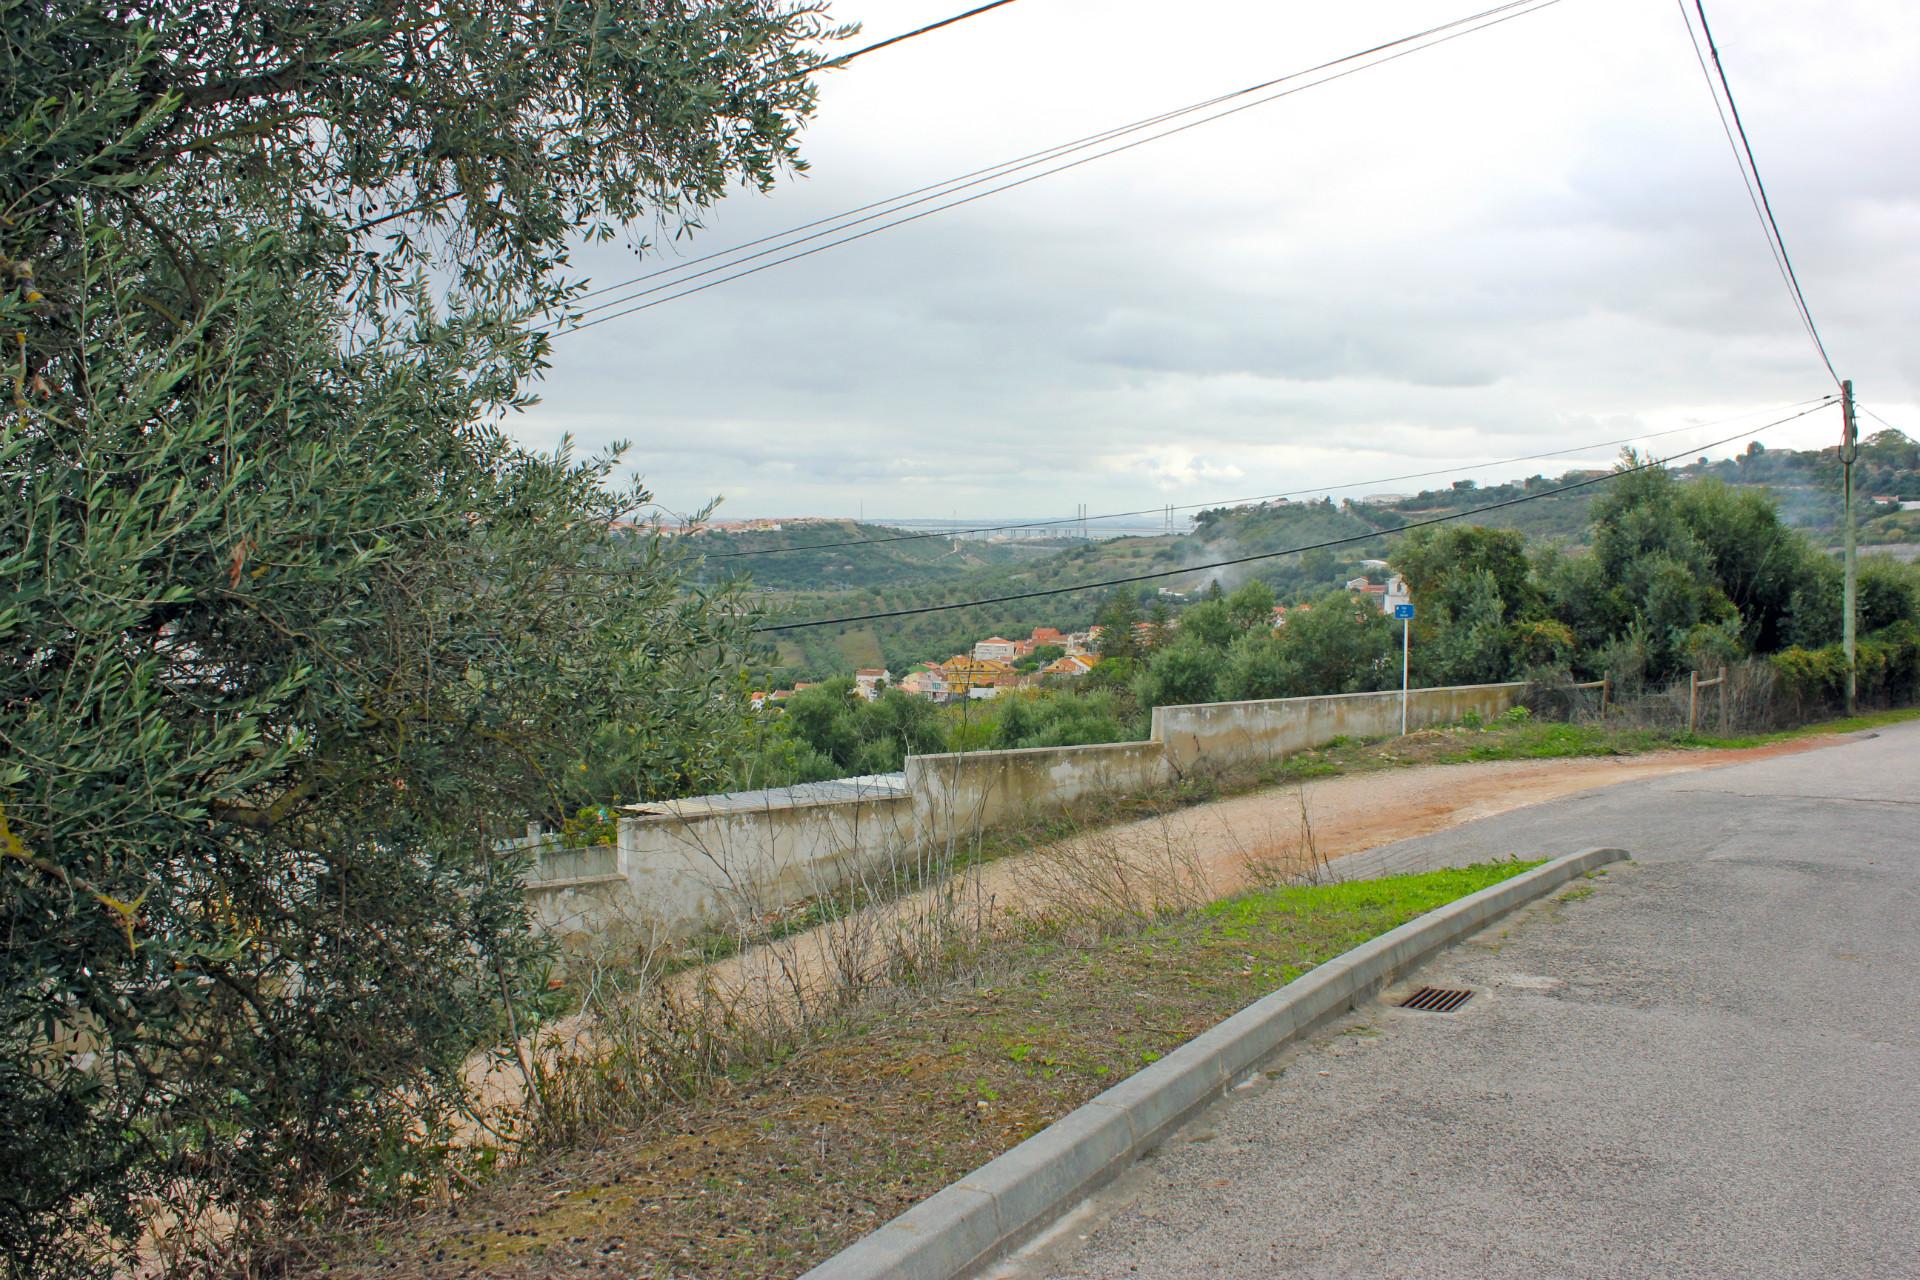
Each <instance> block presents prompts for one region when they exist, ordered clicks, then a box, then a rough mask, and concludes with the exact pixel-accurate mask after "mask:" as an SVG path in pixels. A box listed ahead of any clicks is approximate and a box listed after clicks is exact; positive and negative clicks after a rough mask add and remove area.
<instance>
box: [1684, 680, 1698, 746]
mask: <svg viewBox="0 0 1920 1280" xmlns="http://www.w3.org/2000/svg"><path fill="white" fill-rule="evenodd" d="M1699 708H1700V673H1699V672H1698V671H1689V672H1687V736H1688V737H1689V738H1691V737H1692V736H1693V725H1694V716H1695V714H1696V713H1697V712H1698V711H1699Z"/></svg>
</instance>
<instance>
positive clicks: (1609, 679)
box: [1600, 674, 1613, 724]
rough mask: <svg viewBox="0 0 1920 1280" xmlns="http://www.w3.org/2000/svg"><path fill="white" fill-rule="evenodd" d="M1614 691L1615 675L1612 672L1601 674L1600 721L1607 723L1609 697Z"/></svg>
mask: <svg viewBox="0 0 1920 1280" xmlns="http://www.w3.org/2000/svg"><path fill="white" fill-rule="evenodd" d="M1612 692H1613V676H1612V675H1611V674H1607V675H1603V676H1601V677H1600V721H1601V723H1603V724H1604V723H1606V719H1607V697H1608V695H1609V694H1611V693H1612Z"/></svg>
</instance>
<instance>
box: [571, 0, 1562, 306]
mask: <svg viewBox="0 0 1920 1280" xmlns="http://www.w3.org/2000/svg"><path fill="white" fill-rule="evenodd" d="M1531 3H1533V0H1508V3H1505V4H1501V5H1498V6H1496V7H1494V8H1492V9H1487V10H1483V11H1482V12H1480V13H1476V14H1471V15H1469V16H1467V17H1464V18H1456V19H1455V20H1453V21H1452V22H1447V23H1442V24H1440V25H1439V26H1436V27H1429V28H1428V29H1427V30H1425V31H1421V32H1417V33H1415V34H1414V35H1410V36H1402V37H1401V38H1400V39H1397V40H1390V41H1387V42H1386V43H1384V44H1378V45H1374V46H1373V47H1372V48H1370V49H1362V50H1360V51H1359V52H1357V53H1350V54H1346V55H1344V56H1343V57H1339V58H1335V59H1332V60H1331V61H1328V62H1323V63H1320V64H1319V65H1318V66H1313V67H1308V68H1306V69H1305V70H1302V71H1292V72H1289V73H1287V74H1286V75H1283V76H1276V77H1274V78H1272V79H1269V80H1262V81H1260V82H1258V83H1257V84H1250V85H1247V86H1246V87H1245V88H1242V89H1234V90H1232V91H1230V92H1227V93H1222V94H1217V95H1215V96H1214V97H1211V98H1205V99H1202V100H1201V101H1199V102H1190V103H1187V104H1186V105H1185V106H1181V107H1174V108H1171V109H1169V110H1166V111H1161V112H1158V113H1156V114H1154V115H1151V116H1146V117H1144V118H1142V119H1139V120H1134V121H1132V122H1130V123H1128V124H1123V125H1115V126H1114V127H1113V128H1110V129H1103V130H1101V131H1100V132H1098V133H1090V134H1087V135H1085V136H1084V137H1079V138H1074V139H1072V140H1070V141H1067V142H1061V143H1056V144H1055V145H1053V146H1051V147H1044V148H1042V149H1041V150H1039V151H1031V152H1028V153H1027V154H1026V155H1023V156H1016V157H1015V158H1014V159H1012V160H1004V161H1001V162H1000V163H999V164H992V165H988V166H986V167H985V168H981V169H974V170H971V171H970V172H967V173H963V174H961V175H959V176H958V177H954V178H947V179H945V180H943V181H941V182H934V183H929V184H928V185H926V186H924V187H916V188H914V189H913V190H912V191H907V192H903V193H901V194H900V195H897V196H889V197H887V198H886V199H884V200H875V201H872V202H870V203H868V204H863V205H859V206H856V207H855V208H852V209H847V210H844V211H842V212H840V213H836V214H831V215H829V216H827V217H824V218H815V219H814V220H813V221H811V222H803V223H801V224H800V225H798V226H795V227H789V228H787V229H786V230H785V231H775V232H770V233H768V234H767V235H764V236H761V237H759V238H758V239H754V240H747V241H743V242H742V243H740V244H737V245H734V246H732V247H731V248H727V249H717V250H715V251H713V252H712V253H706V254H702V255H700V256H699V257H697V258H688V259H686V260H685V261H683V262H677V263H674V264H672V265H669V266H664V267H659V268H657V269H655V270H653V271H649V272H646V273H645V274H642V275H637V276H631V277H629V278H627V279H625V280H616V281H614V282H612V283H611V284H605V285H601V286H600V287H599V288H597V289H589V290H587V291H586V292H585V293H582V294H580V295H579V297H580V299H582V300H584V299H587V298H595V297H599V296H600V295H602V294H606V293H614V292H617V291H619V290H621V289H625V288H629V287H631V286H633V285H636V284H641V283H644V282H645V281H648V280H657V279H659V278H660V277H661V276H668V275H676V274H678V273H680V272H683V271H685V270H686V269H687V268H688V267H693V266H698V265H699V264H701V263H703V262H711V261H713V260H714V259H716V258H727V257H732V256H733V255H735V254H737V253H739V252H741V251H742V250H745V249H752V248H755V247H757V246H759V245H763V244H766V243H767V242H768V241H770V240H785V239H786V238H787V237H788V236H796V235H799V233H800V232H802V231H811V230H813V229H814V228H815V227H822V226H827V224H829V223H840V224H842V225H840V226H839V227H832V228H829V229H828V230H826V231H821V232H819V233H817V234H816V235H811V236H805V237H802V238H800V239H797V240H789V241H787V243H786V244H782V245H776V246H775V247H774V248H772V249H768V250H766V251H765V252H764V253H757V254H752V255H749V256H747V257H744V258H737V259H735V260H734V262H732V263H728V264H725V265H723V266H718V267H713V268H711V269H710V270H708V271H701V272H696V273H693V274H691V275H684V276H681V278H680V279H679V280H677V281H673V282H671V283H668V284H664V285H661V286H659V288H660V289H670V288H677V287H678V286H679V285H681V284H685V283H686V282H688V281H691V280H697V279H699V278H700V277H702V276H706V275H711V274H713V272H716V271H724V270H728V269H729V268H731V267H734V266H738V265H740V264H741V263H743V262H751V261H754V260H755V259H757V258H762V257H765V256H767V254H771V253H778V252H781V251H783V250H785V249H789V248H792V247H794V246H796V245H801V244H806V243H808V242H809V241H812V240H817V239H819V238H820V237H821V236H825V235H831V234H834V232H835V231H844V230H846V229H848V228H850V227H857V226H860V225H861V224H863V223H866V222H871V221H873V220H874V219H876V218H882V217H887V216H889V215H891V214H895V213H899V212H901V211H902V210H906V209H911V208H914V207H915V206H916V205H921V204H925V203H927V202H928V201H930V200H935V199H938V198H940V197H941V196H946V195H952V194H953V193H955V192H957V191H965V190H967V189H968V188H970V187H976V186H979V185H980V184H981V183H984V182H990V181H992V180H993V179H995V178H1001V177H1005V176H1007V175H1008V174H1012V173H1018V172H1020V171H1021V170H1023V169H1030V168H1032V167H1034V166H1035V165H1038V164H1042V163H1044V162H1046V161H1047V160H1051V159H1058V158H1059V157H1061V156H1064V155H1071V154H1073V153H1074V152H1076V151H1084V150H1086V149H1087V148H1089V147H1093V146H1098V145H1099V144H1100V143H1102V142H1108V141H1111V140H1113V139H1115V138H1120V137H1125V136H1126V135H1128V134H1131V133H1138V132H1140V131H1142V130H1145V129H1150V128H1152V127H1153V126H1155V125H1158V124H1164V123H1166V122H1167V121H1169V120H1177V119H1179V118H1180V117H1181V116H1188V115H1192V114H1194V113H1195V112H1199V111H1205V110H1206V109H1208V108H1209V107H1215V106H1219V105H1220V104H1221V103H1223V102H1231V101H1233V100H1234V99H1235V98H1244V97H1246V96H1248V95H1249V94H1254V93H1259V92H1260V91H1261V90H1263V89H1271V88H1273V87H1274V86H1275V85H1279V84H1284V83H1286V82H1287V81H1289V80H1298V79H1300V78H1301V77H1302V76H1309V75H1314V74H1316V73H1318V72H1321V71H1326V70H1330V69H1331V68H1333V67H1337V66H1340V65H1341V64H1343V63H1347V62H1352V61H1355V60H1356V59H1360V58H1366V57H1371V56H1372V55H1373V54H1376V53H1381V52H1384V51H1386V50H1388V49H1392V48H1395V47H1397V46H1399V45H1403V44H1407V43H1410V42H1412V41H1415V40H1419V39H1423V38H1425V37H1427V36H1430V35H1434V34H1437V33H1439V32H1443V31H1449V30H1452V29H1453V28H1455V27H1459V26H1462V25H1465V24H1467V23H1470V22H1475V21H1478V20H1479V19H1481V18H1486V17H1491V16H1493V15H1496V14H1500V13H1504V12H1506V11H1507V10H1509V9H1517V8H1522V7H1524V6H1525V5H1528V4H1531ZM929 193H931V194H929ZM915 197H918V198H917V199H916V198H915ZM872 210H879V212H870V211H872ZM856 214H867V215H868V216H866V217H855V215H856ZM848 219H852V220H851V221H848ZM646 292H656V290H647V291H646ZM643 296H645V294H644V293H635V294H630V295H628V296H627V297H626V298H619V299H615V300H614V301H612V302H608V303H601V304H599V305H597V306H592V307H587V308H585V309H583V310H582V311H580V312H579V313H578V314H580V315H592V314H593V313H594V312H596V311H604V310H606V309H607V308H608V307H614V306H619V305H621V303H623V302H629V301H632V300H633V299H635V298H639V297H643Z"/></svg>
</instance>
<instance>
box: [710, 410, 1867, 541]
mask: <svg viewBox="0 0 1920 1280" xmlns="http://www.w3.org/2000/svg"><path fill="white" fill-rule="evenodd" d="M1834 398H1835V397H1833V396H1831V395H1828V396H1817V397H1815V398H1814V399H1812V400H1802V401H1799V402H1798V403H1795V404H1790V405H1787V406H1785V407H1786V408H1789V409H1798V408H1800V407H1801V406H1802V405H1813V406H1814V407H1815V408H1820V407H1823V406H1825V405H1828V404H1831V403H1833V401H1834ZM1758 412H1763V413H1770V412H1773V410H1759V411H1758ZM1752 416H1753V414H1752V413H1736V414H1734V415H1732V416H1731V417H1727V418H1717V419H1715V420H1714V421H1711V422H1695V423H1691V424H1689V425H1687V426H1684V427H1673V428H1670V429H1668V430H1666V431H1643V432H1641V433H1640V434H1639V435H1632V436H1622V437H1620V438H1619V439H1618V440H1596V441H1594V442H1593V443H1591V444H1582V445H1575V446H1573V447H1572V448H1569V449H1550V450H1548V451H1547V452H1545V453H1526V454H1521V455H1520V456H1518V457H1513V458H1496V459H1494V460H1493V461H1491V462H1468V463H1462V464H1459V465H1457V466H1449V467H1441V468H1439V469H1437V470H1434V471H1409V472H1404V473H1402V474H1400V475H1393V476H1375V477H1373V478H1372V479H1367V480H1345V481H1341V482H1339V483H1336V484H1321V485H1312V486H1309V487H1308V488H1305V489H1288V490H1285V491H1283V492H1280V493H1257V494H1253V495H1252V496H1250V497H1245V498H1220V499H1215V500H1214V501H1211V502H1189V503H1181V504H1174V505H1169V504H1166V503H1162V504H1161V505H1159V506H1157V507H1142V508H1140V509H1139V510H1137V511H1109V512H1106V513H1105V514H1103V515H1077V516H1061V517H1059V518H1058V519H1052V520H1022V521H1018V522H1016V523H1013V524H989V525H977V526H974V527H970V528H965V529H936V530H931V531H928V532H924V533H902V534H895V535H891V536H889V537H885V538H846V539H842V540H840V541H837V542H807V543H802V544H801V545H799V546H797V547H755V548H751V549H749V550H743V551H709V552H702V553H701V554H702V555H703V556H704V557H705V558H706V559H708V560H732V559H737V558H739V557H741V556H773V555H790V554H792V553H794V552H797V551H830V550H834V549H836V548H840V547H865V546H873V545H876V544H879V543H886V542H918V541H921V540H922V539H925V538H959V537H964V536H966V535H967V534H970V533H1003V532H1006V531H1009V530H1013V529H1046V528H1053V527H1055V526H1058V525H1070V524H1081V523H1083V522H1085V521H1088V520H1120V519H1124V518H1126V517H1128V516H1151V515H1159V514H1160V513H1161V512H1163V511H1201V510H1205V509H1207V508H1210V507H1235V506H1244V505H1245V504H1247V503H1249V502H1270V501H1272V500H1274V499H1276V498H1297V497H1300V496H1301V495H1303V494H1309V493H1330V492H1332V491H1333V490H1335V489H1354V488H1359V487H1361V486H1363V485H1373V484H1393V483H1395V482H1397V481H1401V480H1426V479H1430V478H1431V477H1433V476H1446V475H1452V474H1453V473H1455V472H1456V471H1484V470H1486V469H1487V468H1489V467H1506V466H1512V465H1514V464H1515V463H1520V462H1537V461H1539V460H1541V459H1543V458H1564V457H1566V456H1567V455H1568V454H1575V453H1586V452H1587V451H1589V450H1592V449H1610V448H1613V447H1614V446H1616V445H1623V444H1632V443H1633V442H1634V441H1636V440H1658V439H1661V438H1662V437H1665V436H1674V435H1679V434H1681V433H1682V432H1686V431H1705V430H1708V429H1710V428H1712V427H1717V426H1719V425H1721V424H1722V423H1726V422H1737V421H1739V420H1740V419H1741V418H1750V417H1752Z"/></svg>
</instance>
